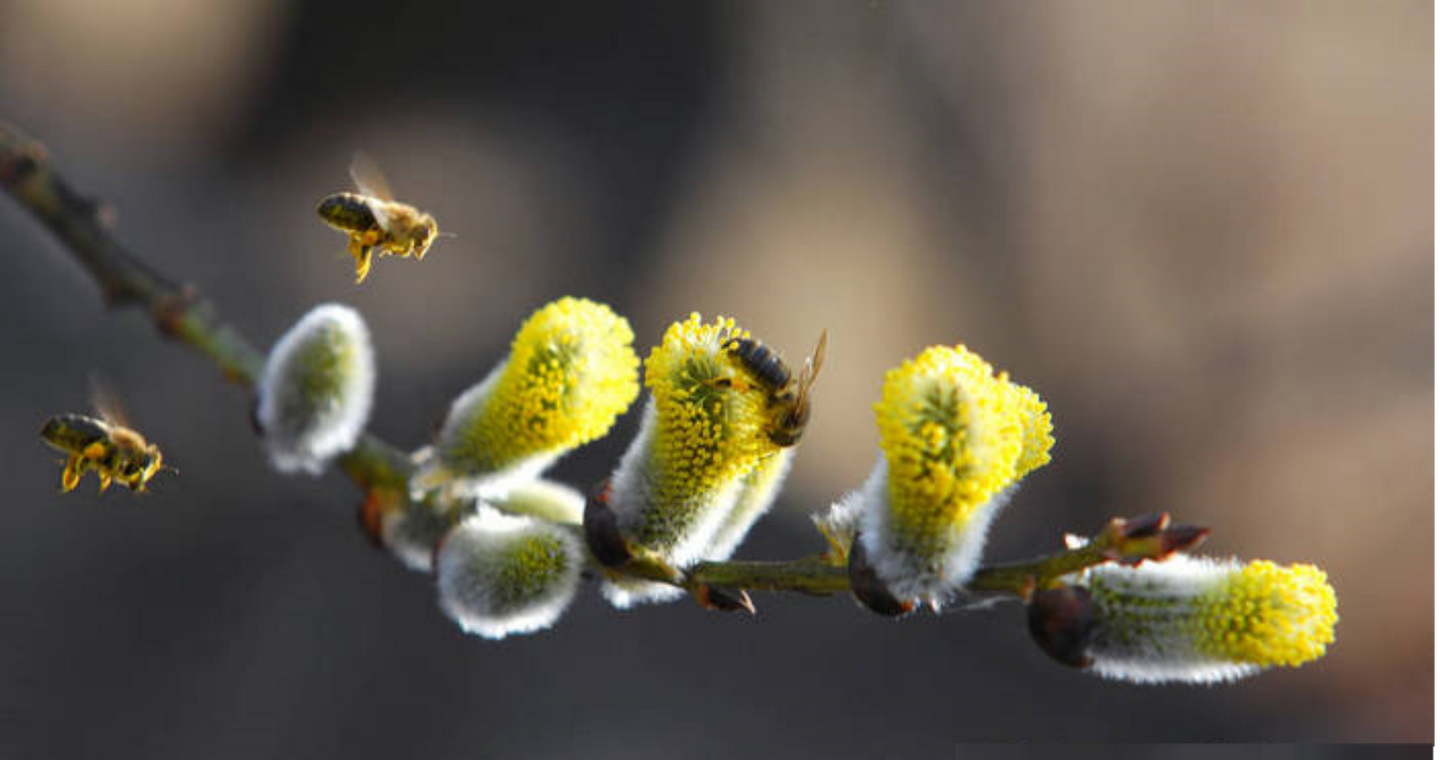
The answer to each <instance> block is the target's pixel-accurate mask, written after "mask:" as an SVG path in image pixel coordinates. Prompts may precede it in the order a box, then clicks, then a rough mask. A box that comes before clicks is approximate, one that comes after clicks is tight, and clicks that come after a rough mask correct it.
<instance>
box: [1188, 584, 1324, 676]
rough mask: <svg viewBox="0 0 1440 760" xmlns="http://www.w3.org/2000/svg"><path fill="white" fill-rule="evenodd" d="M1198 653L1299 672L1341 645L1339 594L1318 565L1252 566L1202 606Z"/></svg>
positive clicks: (1204, 597) (1198, 606)
mask: <svg viewBox="0 0 1440 760" xmlns="http://www.w3.org/2000/svg"><path fill="white" fill-rule="evenodd" d="M1195 609H1196V611H1197V615H1196V618H1195V623H1194V625H1195V627H1196V631H1195V636H1196V641H1197V648H1198V649H1200V650H1201V651H1202V652H1204V653H1206V654H1209V655H1213V656H1215V657H1218V658H1221V659H1225V660H1230V661H1233V662H1243V663H1249V664H1253V665H1261V666H1269V665H1288V666H1291V667H1296V666H1299V665H1302V664H1304V663H1306V662H1310V661H1311V660H1315V659H1318V658H1319V657H1321V656H1323V655H1324V654H1325V648H1326V647H1327V646H1328V645H1330V644H1331V643H1333V642H1334V641H1335V624H1336V622H1337V621H1338V620H1339V615H1338V614H1337V612H1336V599H1335V589H1334V588H1332V587H1331V586H1330V583H1329V581H1328V580H1327V579H1326V576H1325V573H1324V572H1323V571H1321V570H1320V569H1319V568H1317V567H1315V566H1314V565H1308V564H1299V565H1290V566H1288V567H1281V566H1279V565H1277V564H1275V563H1273V562H1268V561H1264V560H1259V561H1255V562H1251V563H1249V564H1248V565H1246V566H1245V567H1244V568H1242V569H1241V570H1239V571H1238V572H1235V573H1233V574H1232V575H1230V576H1229V577H1228V578H1226V579H1225V580H1224V581H1223V582H1222V583H1220V584H1219V585H1218V586H1217V587H1216V588H1214V589H1213V590H1211V591H1209V592H1207V593H1205V594H1204V595H1202V597H1201V598H1199V599H1197V600H1196V603H1195Z"/></svg>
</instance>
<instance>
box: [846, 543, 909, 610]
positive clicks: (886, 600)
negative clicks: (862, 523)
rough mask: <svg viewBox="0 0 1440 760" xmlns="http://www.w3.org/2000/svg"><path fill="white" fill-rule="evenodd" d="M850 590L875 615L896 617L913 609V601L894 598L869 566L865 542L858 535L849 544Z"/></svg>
mask: <svg viewBox="0 0 1440 760" xmlns="http://www.w3.org/2000/svg"><path fill="white" fill-rule="evenodd" d="M850 590H851V592H853V593H854V594H855V598H856V599H858V600H860V603H861V604H863V605H865V606H866V607H867V608H869V609H870V611H871V612H874V613H875V614H877V615H884V616H885V617H896V616H898V615H904V614H905V613H907V612H910V611H911V610H913V609H915V604H914V603H913V602H904V601H901V600H899V599H897V598H895V595H894V594H892V593H890V589H889V588H887V587H886V586H885V582H884V581H882V580H880V576H879V575H877V574H876V573H875V568H873V567H871V566H870V561H869V558H868V557H866V555H865V544H864V542H862V541H861V540H860V536H859V535H856V536H855V543H853V544H852V545H851V546H850Z"/></svg>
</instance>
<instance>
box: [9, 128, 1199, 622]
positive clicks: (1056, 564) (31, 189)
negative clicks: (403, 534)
mask: <svg viewBox="0 0 1440 760" xmlns="http://www.w3.org/2000/svg"><path fill="white" fill-rule="evenodd" d="M0 185H3V186H4V187H5V189H6V190H7V191H9V192H10V194H11V195H12V196H14V197H15V200H16V201H18V202H19V203H20V205H21V206H22V207H24V208H25V209H26V210H28V211H29V212H30V213H31V214H34V215H35V217H36V218H37V219H39V220H40V221H41V222H42V223H44V224H45V226H47V227H49V228H50V231H51V232H53V233H55V236H56V237H58V238H59V239H60V242H61V243H63V244H64V248H65V250H66V251H67V252H68V253H69V254H70V255H71V256H72V257H73V258H74V259H75V260H76V261H77V262H79V263H80V265H81V266H83V267H84V268H85V270H86V271H87V272H88V273H89V274H90V276H91V277H92V278H94V280H95V282H96V283H97V284H98V285H99V286H100V291H101V295H102V297H103V298H104V300H105V301H106V303H107V304H108V305H110V306H112V307H119V306H136V307H139V308H142V309H144V310H146V311H147V312H148V313H149V314H150V317H151V319H152V320H153V321H154V323H155V327H156V328H157V329H158V330H159V332H160V334H161V335H163V336H165V337H167V338H170V339H173V340H178V341H179V342H181V343H183V344H185V345H188V346H190V347H191V348H193V349H195V350H196V351H197V352H199V353H200V354H201V355H203V356H205V357H206V358H207V359H209V360H210V362H211V363H212V364H214V365H215V366H216V367H217V368H218V369H219V370H220V372H221V374H222V375H223V376H224V377H225V378H226V379H227V380H230V381H231V382H234V383H236V384H238V385H240V386H242V387H244V388H246V389H247V390H249V391H251V392H253V391H254V390H255V386H256V383H257V381H258V379H259V376H260V372H261V368H262V367H263V366H264V357H263V354H261V353H260V352H259V351H257V350H256V349H255V348H254V347H253V346H252V345H251V344H250V342H249V341H248V340H246V339H245V337H244V336H243V335H242V334H241V333H240V332H239V331H238V330H236V329H234V328H233V327H231V326H230V325H228V324H226V323H224V322H222V321H221V320H220V318H219V317H218V316H217V315H216V313H215V310H214V309H213V308H212V307H211V306H210V305H209V304H208V303H207V302H205V301H202V300H200V298H199V296H198V294H197V293H196V292H195V290H194V288H192V287H188V286H187V287H182V286H179V285H177V284H176V283H174V282H172V281H171V280H170V279H169V278H167V277H165V276H164V275H163V274H161V273H159V272H156V271H155V270H153V269H151V268H150V267H149V266H148V265H146V264H145V263H144V262H143V261H141V260H140V259H138V258H136V257H135V256H133V255H132V254H130V253H129V251H127V250H126V249H125V248H124V247H123V246H122V245H121V244H120V243H119V242H118V241H117V240H116V239H115V237H114V235H113V234H112V232H111V230H110V229H109V227H108V226H107V225H106V223H105V219H104V217H105V214H104V211H103V206H102V205H101V204H99V203H97V202H95V201H93V200H91V199H89V198H86V197H85V196H83V195H81V194H79V193H77V192H75V191H74V190H73V189H72V188H71V187H70V185H69V183H67V182H66V181H65V180H64V179H63V178H62V177H61V176H60V175H59V174H57V173H56V172H55V171H54V170H53V169H52V168H51V165H50V161H49V155H48V152H47V151H46V150H45V147H44V146H43V145H41V144H40V143H39V142H37V141H35V140H33V139H31V138H30V137H28V136H26V135H24V134H23V133H21V132H20V131H19V130H17V129H15V128H14V127H11V126H9V125H6V124H3V123H0ZM340 466H341V468H342V469H343V470H344V471H345V473H346V474H347V475H348V476H349V477H350V479H351V480H353V481H354V482H355V484H356V485H358V486H359V487H360V488H361V490H363V491H365V492H366V493H367V494H368V495H370V496H372V497H376V496H377V495H383V497H384V498H372V499H371V500H370V501H372V502H374V503H377V504H386V505H389V506H386V507H384V508H387V509H395V508H413V507H414V506H415V505H411V504H408V503H407V499H406V497H403V496H402V495H403V494H405V493H406V492H407V490H408V489H407V487H406V485H407V481H408V480H409V478H410V475H411V473H412V472H413V470H414V465H413V464H412V462H411V460H410V458H409V457H408V456H407V455H406V454H405V453H404V452H403V451H401V450H400V449H398V448H396V447H394V446H392V445H390V444H388V443H386V442H384V441H382V440H380V439H379V438H376V437H375V436H373V435H370V434H368V433H367V434H365V435H363V436H362V437H361V439H360V441H359V442H358V443H357V445H356V446H355V448H354V449H353V450H352V451H350V452H349V453H348V454H346V455H344V456H343V457H341V459H340ZM1205 533H1206V531H1204V529H1200V528H1190V527H1186V526H1176V527H1171V526H1170V525H1169V518H1168V516H1164V515H1161V516H1159V517H1151V518H1140V519H1137V520H1130V521H1125V520H1119V519H1117V520H1115V521H1112V522H1111V524H1110V525H1109V526H1107V528H1106V529H1105V530H1104V531H1102V532H1101V534H1100V535H1098V536H1096V537H1095V538H1094V539H1092V540H1091V541H1090V542H1089V543H1087V544H1086V545H1085V546H1082V547H1079V548H1072V549H1068V550H1066V551H1062V552H1059V553H1057V554H1052V555H1047V556H1044V557H1039V558H1036V559H1033V560H1028V561H1025V562H1018V563H1010V564H1003V565H994V566H990V567H985V568H981V569H980V571H979V572H978V573H977V574H976V576H975V578H974V580H973V581H972V582H971V583H970V584H969V587H970V589H971V590H974V591H984V592H997V593H1005V594H1013V595H1016V596H1019V597H1022V598H1026V597H1028V596H1029V594H1030V593H1031V592H1032V591H1033V590H1034V589H1036V588H1045V587H1048V586H1049V585H1051V584H1053V583H1054V582H1055V581H1056V579H1058V578H1060V577H1061V576H1063V575H1066V574H1068V573H1073V572H1078V571H1080V570H1083V569H1084V568H1086V567H1089V566H1092V565H1096V564H1099V563H1102V562H1109V561H1115V560H1119V561H1128V562H1139V561H1141V560H1142V559H1152V558H1159V557H1164V556H1166V555H1168V554H1169V553H1170V552H1173V551H1176V550H1178V549H1181V548H1188V547H1189V546H1193V545H1194V544H1195V543H1198V542H1199V541H1200V540H1201V539H1203V538H1204V536H1205ZM612 572H613V571H612ZM623 572H626V573H628V574H630V575H632V576H634V577H638V578H644V579H649V580H656V581H660V582H665V583H672V584H674V585H677V586H680V587H682V588H686V589H688V590H690V591H692V592H699V591H702V590H705V589H709V588H711V587H718V588H728V589H735V590H737V591H739V592H741V594H740V595H741V596H742V597H743V592H744V591H745V590H747V589H748V590H762V591H790V592H798V593H804V594H812V595H828V594H836V593H841V592H846V591H849V590H850V578H849V575H848V573H847V571H846V567H845V565H844V562H843V558H834V557H811V558H805V559H799V560H793V561H789V562H741V561H734V562H702V563H699V564H698V565H696V566H694V567H692V568H690V569H689V570H688V572H686V573H685V574H684V575H682V576H680V577H675V576H674V575H671V574H670V573H669V572H667V571H666V570H664V569H662V568H657V567H651V566H648V565H645V564H644V563H632V565H630V566H627V567H626V568H625V570H624V571H623ZM745 602H748V598H747V599H745ZM742 606H743V605H742ZM726 608H727V609H734V608H735V607H726Z"/></svg>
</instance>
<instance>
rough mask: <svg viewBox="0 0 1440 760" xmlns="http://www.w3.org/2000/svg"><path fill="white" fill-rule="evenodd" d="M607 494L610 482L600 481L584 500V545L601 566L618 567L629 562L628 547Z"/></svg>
mask: <svg viewBox="0 0 1440 760" xmlns="http://www.w3.org/2000/svg"><path fill="white" fill-rule="evenodd" d="M609 493H610V481H608V480H606V481H601V482H600V484H599V485H597V486H595V488H594V489H593V490H592V491H591V492H590V495H589V497H588V498H586V499H585V543H586V544H587V545H588V546H589V547H590V553H591V554H592V555H594V556H595V560H596V561H597V562H599V563H600V564H601V565H604V566H605V567H619V566H621V565H623V564H625V563H626V562H628V561H629V560H630V547H629V546H627V545H626V544H625V537H624V536H622V535H620V527H619V526H618V525H617V524H616V522H615V511H614V510H612V509H610V504H609V502H608V501H607V498H608V497H609Z"/></svg>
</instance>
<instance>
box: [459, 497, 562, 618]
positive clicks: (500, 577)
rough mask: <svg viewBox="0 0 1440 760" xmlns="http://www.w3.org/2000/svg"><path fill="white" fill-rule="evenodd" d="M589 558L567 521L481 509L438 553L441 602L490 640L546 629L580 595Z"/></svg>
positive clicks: (461, 526)
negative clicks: (564, 525) (578, 589)
mask: <svg viewBox="0 0 1440 760" xmlns="http://www.w3.org/2000/svg"><path fill="white" fill-rule="evenodd" d="M584 557H585V553H584V550H583V548H582V547H581V545H580V541H579V539H578V538H576V537H575V535H574V534H573V533H571V532H570V531H568V530H566V529H565V528H562V527H560V526H558V525H554V524H552V523H548V522H545V521H543V520H537V519H535V518H533V517H516V516H511V515H503V514H500V513H499V512H496V511H494V510H492V509H488V508H481V509H480V511H479V512H478V513H477V514H475V515H474V516H472V517H469V518H467V519H466V520H465V521H464V522H462V523H460V524H459V525H457V526H456V527H455V528H454V530H451V531H450V532H449V533H448V534H447V535H446V536H445V539H444V541H442V542H441V543H440V548H439V550H438V551H437V552H436V554H435V578H436V584H437V585H438V587H439V589H440V607H441V608H442V609H444V610H445V613H446V614H447V615H449V616H450V617H451V618H453V619H454V620H455V622H456V623H458V624H459V625H460V627H461V628H462V629H464V630H465V632H466V633H474V634H479V635H480V636H484V637H485V638H489V639H502V638H505V637H506V636H508V635H510V634H512V633H530V632H532V631H538V630H541V629H544V628H549V627H550V626H551V625H552V624H554V622H555V621H556V620H557V619H559V617H560V615H561V613H563V612H564V611H565V608H566V607H568V606H569V605H570V601H571V600H572V599H573V598H574V597H575V589H576V587H578V586H579V583H580V569H581V567H582V566H583V565H584V561H585V560H584Z"/></svg>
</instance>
